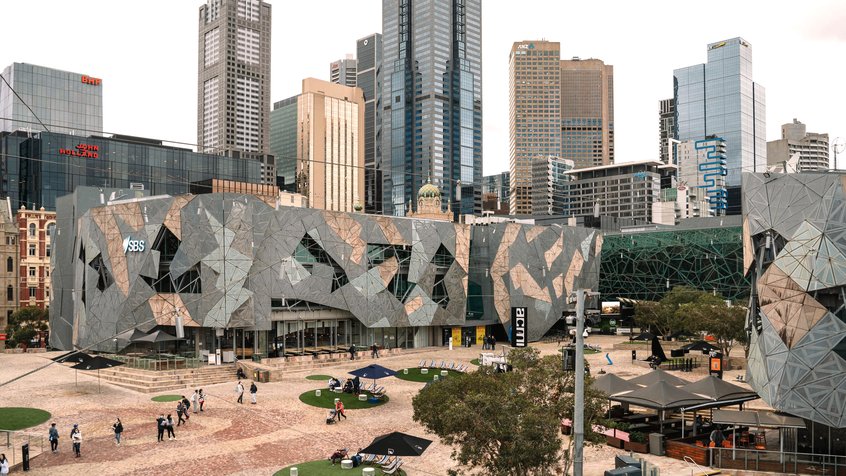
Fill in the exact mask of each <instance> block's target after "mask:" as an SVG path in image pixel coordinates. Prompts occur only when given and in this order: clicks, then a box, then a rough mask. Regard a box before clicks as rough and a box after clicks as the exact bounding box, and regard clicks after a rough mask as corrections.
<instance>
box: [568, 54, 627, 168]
mask: <svg viewBox="0 0 846 476" xmlns="http://www.w3.org/2000/svg"><path fill="white" fill-rule="evenodd" d="M559 157H561V158H562V159H569V160H572V161H573V163H574V164H576V167H577V168H581V167H595V166H601V165H610V164H613V163H614V67H613V66H611V65H606V64H605V63H604V62H603V61H602V60H598V59H592V58H591V59H584V60H583V59H579V58H573V59H572V60H562V61H561V152H560V154H559Z"/></svg>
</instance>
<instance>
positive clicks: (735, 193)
mask: <svg viewBox="0 0 846 476" xmlns="http://www.w3.org/2000/svg"><path fill="white" fill-rule="evenodd" d="M673 90H674V94H673V98H674V99H675V107H676V128H677V129H676V130H677V134H676V137H675V138H676V139H678V140H680V141H686V140H693V141H697V140H702V139H705V138H706V137H708V136H714V137H720V138H722V139H724V140H725V144H726V167H727V175H726V187H727V190H728V205H727V213H728V214H731V215H736V214H740V203H741V200H740V180H741V174H742V173H743V172H756V171H758V172H761V171H764V169H765V167H766V163H767V159H766V155H767V141H766V125H767V123H766V96H765V91H764V88H763V87H762V86H761V85H760V84H758V83H756V82H754V81H753V80H752V46H751V45H750V44H749V43H748V42H747V41H745V40H743V39H742V38H732V39H729V40H724V41H719V42H716V43H711V44H709V45H708V62H707V63H705V64H698V65H694V66H688V67H686V68H681V69H676V70H674V71H673Z"/></svg>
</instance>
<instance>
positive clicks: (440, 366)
mask: <svg viewBox="0 0 846 476" xmlns="http://www.w3.org/2000/svg"><path fill="white" fill-rule="evenodd" d="M444 364H446V362H445V361H443V360H442V361H441V365H439V366H438V368H441V369H442V368H444Z"/></svg>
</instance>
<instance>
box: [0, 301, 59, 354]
mask: <svg viewBox="0 0 846 476" xmlns="http://www.w3.org/2000/svg"><path fill="white" fill-rule="evenodd" d="M48 316H49V314H48V313H47V311H46V310H44V309H41V308H40V307H35V306H27V307H22V308H20V309H18V310H17V311H15V312H13V313H12V315H11V316H9V323H8V327H7V332H8V334H9V341H10V342H9V343H8V344H9V347H17V345H18V344H21V343H29V341H30V339H32V338H33V337H35V334H36V333H37V332H38V331H46V330H47V318H48Z"/></svg>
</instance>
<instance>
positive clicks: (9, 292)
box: [6, 284, 50, 301]
mask: <svg viewBox="0 0 846 476" xmlns="http://www.w3.org/2000/svg"><path fill="white" fill-rule="evenodd" d="M28 291H29V293H28V297H29V299H35V297H36V293H37V291H38V288H36V287H35V286H30V287H29V289H28ZM44 292H45V297H46V298H47V299H49V298H50V291H48V290H46V289H45V290H44ZM14 300H15V288H13V287H12V285H11V284H10V285H9V286H8V287H6V301H14Z"/></svg>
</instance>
